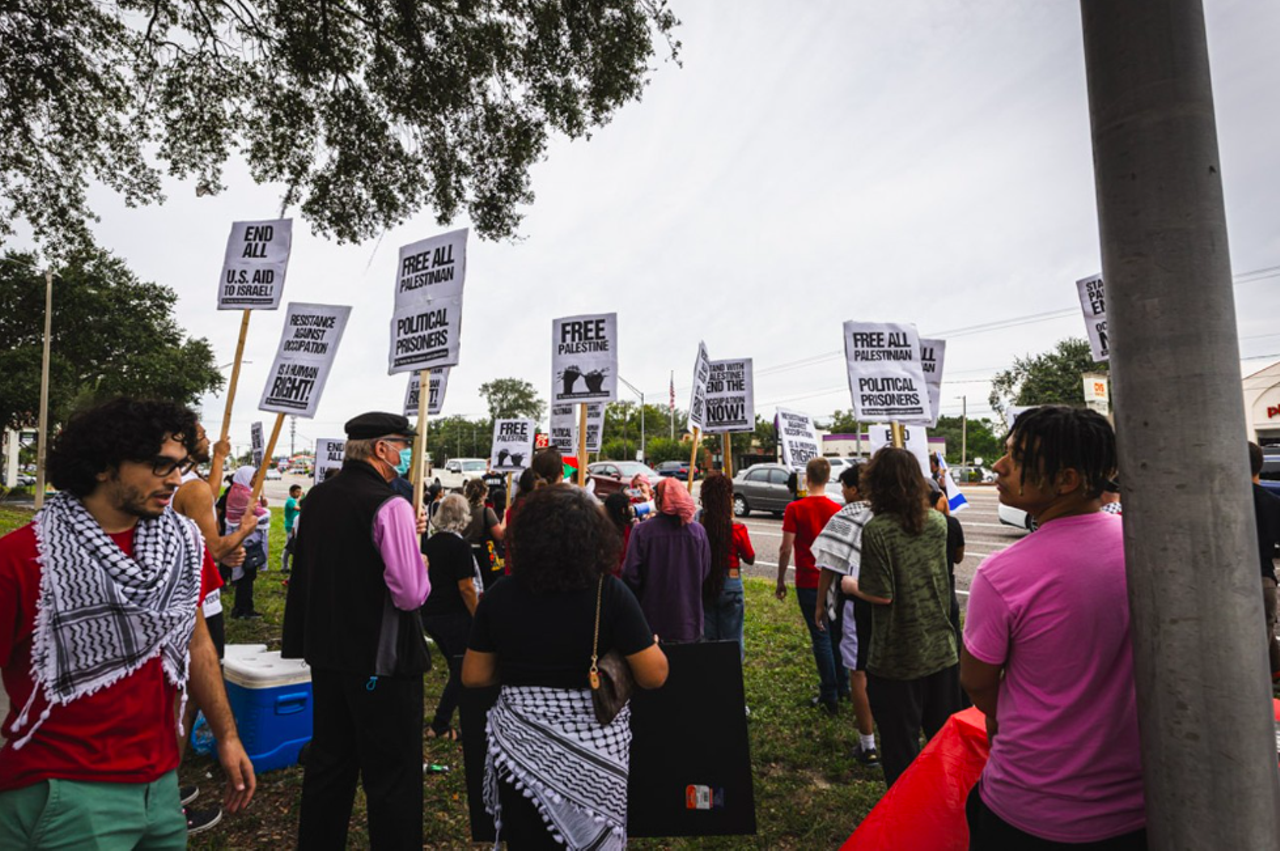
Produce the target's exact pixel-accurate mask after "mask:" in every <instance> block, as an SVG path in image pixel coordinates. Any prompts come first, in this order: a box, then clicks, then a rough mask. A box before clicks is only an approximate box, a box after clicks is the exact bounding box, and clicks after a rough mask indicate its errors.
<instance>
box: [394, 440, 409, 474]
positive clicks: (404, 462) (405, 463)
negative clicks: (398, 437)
mask: <svg viewBox="0 0 1280 851" xmlns="http://www.w3.org/2000/svg"><path fill="white" fill-rule="evenodd" d="M412 465H413V449H412V448H411V447H407V446H406V447H405V448H404V449H401V450H400V463H399V464H397V465H396V472H397V473H399V474H400V475H402V476H403V475H406V474H407V473H408V472H409V467H411V466H412Z"/></svg>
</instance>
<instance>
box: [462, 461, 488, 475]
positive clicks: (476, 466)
mask: <svg viewBox="0 0 1280 851" xmlns="http://www.w3.org/2000/svg"><path fill="white" fill-rule="evenodd" d="M487 466H488V465H487V464H485V462H483V461H463V462H462V472H464V473H476V472H483V471H484V469H485V467H487Z"/></svg>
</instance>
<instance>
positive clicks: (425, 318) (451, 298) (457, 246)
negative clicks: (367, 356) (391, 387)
mask: <svg viewBox="0 0 1280 851" xmlns="http://www.w3.org/2000/svg"><path fill="white" fill-rule="evenodd" d="M468 232H469V231H468V229H467V228H462V229H461V230H455V231H450V232H449V233H443V234H440V235H439V236H433V237H431V238H430V239H424V240H421V241H419V242H414V243H411V244H409V245H406V246H403V247H402V248H401V249H400V263H399V265H398V266H397V267H396V303H395V312H394V313H392V315H391V349H390V352H389V353H388V363H387V374H388V375H395V374H396V373H399V372H413V371H415V370H423V369H432V368H435V367H440V366H457V365H458V352H459V340H460V338H461V335H462V286H463V283H464V282H465V280H466V276H467V234H468ZM415 413H416V411H415Z"/></svg>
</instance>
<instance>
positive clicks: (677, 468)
mask: <svg viewBox="0 0 1280 851" xmlns="http://www.w3.org/2000/svg"><path fill="white" fill-rule="evenodd" d="M655 469H657V471H658V475H660V476H667V477H668V478H672V479H679V480H680V481H682V482H687V481H689V463H688V462H687V461H663V462H662V463H661V464H659V465H658V466H657V467H656V468H655ZM693 477H694V479H697V478H698V474H697V473H694V476H693Z"/></svg>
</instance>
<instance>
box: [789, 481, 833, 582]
mask: <svg viewBox="0 0 1280 851" xmlns="http://www.w3.org/2000/svg"><path fill="white" fill-rule="evenodd" d="M839 510H840V506H838V505H836V503H835V501H834V500H831V499H828V498H827V497H826V495H825V494H824V495H822V496H806V497H805V498H804V499H797V500H796V501H795V502H792V503H791V504H790V505H788V506H787V512H786V514H784V515H782V531H783V532H791V533H793V534H794V535H795V536H796V549H795V553H796V555H795V558H796V587H797V588H817V587H818V568H817V566H815V565H814V563H813V550H811V549H810V547H812V546H813V542H814V540H816V539H817V537H818V535H819V534H821V533H822V530H823V529H824V528H825V527H826V525H827V521H828V520H830V519H831V515H833V514H835V513H836V512H837V511H839Z"/></svg>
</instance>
